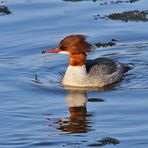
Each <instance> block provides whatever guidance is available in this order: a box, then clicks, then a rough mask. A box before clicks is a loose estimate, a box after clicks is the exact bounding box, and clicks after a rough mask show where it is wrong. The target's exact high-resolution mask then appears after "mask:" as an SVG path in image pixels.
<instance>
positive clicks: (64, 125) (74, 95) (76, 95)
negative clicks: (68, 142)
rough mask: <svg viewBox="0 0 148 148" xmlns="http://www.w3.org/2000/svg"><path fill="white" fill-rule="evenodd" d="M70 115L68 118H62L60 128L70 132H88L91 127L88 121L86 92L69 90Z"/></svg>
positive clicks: (67, 98) (67, 97) (67, 100)
mask: <svg viewBox="0 0 148 148" xmlns="http://www.w3.org/2000/svg"><path fill="white" fill-rule="evenodd" d="M66 102H67V104H68V107H69V112H70V117H69V118H68V120H66V121H65V119H64V120H60V122H59V124H60V128H59V129H60V130H63V131H64V132H69V133H81V132H87V131H88V130H90V129H89V126H88V122H87V109H86V102H87V97H86V93H85V92H82V91H69V92H68V95H67V96H66Z"/></svg>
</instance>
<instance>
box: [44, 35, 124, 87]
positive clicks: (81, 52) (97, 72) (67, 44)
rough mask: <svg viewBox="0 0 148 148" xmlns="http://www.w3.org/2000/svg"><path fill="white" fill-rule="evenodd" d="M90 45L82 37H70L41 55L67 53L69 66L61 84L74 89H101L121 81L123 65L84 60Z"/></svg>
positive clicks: (98, 59) (104, 59)
mask: <svg viewBox="0 0 148 148" xmlns="http://www.w3.org/2000/svg"><path fill="white" fill-rule="evenodd" d="M91 47H92V46H91V44H89V43H88V42H86V41H85V37H84V36H82V35H71V36H68V37H66V38H65V39H63V40H62V41H61V42H60V44H59V45H58V47H57V48H55V49H53V50H46V51H43V53H47V52H49V53H63V52H64V53H65V52H66V53H69V54H70V64H69V66H68V68H67V70H66V72H65V75H64V77H63V79H62V84H63V85H66V86H74V87H103V86H106V85H110V84H112V83H115V82H117V81H119V80H121V79H122V77H123V74H124V72H125V68H124V64H121V63H119V62H117V61H114V60H112V59H109V58H97V59H95V60H86V55H87V54H86V53H87V52H90V51H91Z"/></svg>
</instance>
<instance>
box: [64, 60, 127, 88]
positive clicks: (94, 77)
mask: <svg viewBox="0 0 148 148" xmlns="http://www.w3.org/2000/svg"><path fill="white" fill-rule="evenodd" d="M124 69H125V68H124V65H123V64H121V63H119V62H117V61H113V60H111V59H108V58H97V59H95V60H88V61H87V62H86V64H85V65H81V66H71V65H69V66H68V68H67V70H66V72H65V75H64V77H63V79H62V84H63V85H66V86H75V87H103V86H106V85H109V84H112V83H115V82H117V81H119V80H121V78H122V77H123V73H124Z"/></svg>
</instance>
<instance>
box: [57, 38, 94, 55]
mask: <svg viewBox="0 0 148 148" xmlns="http://www.w3.org/2000/svg"><path fill="white" fill-rule="evenodd" d="M58 47H59V48H60V49H61V50H63V51H64V50H65V51H66V50H68V51H69V52H70V53H71V54H79V53H83V52H86V53H88V52H91V51H92V45H91V44H90V43H88V42H87V41H86V36H84V35H70V36H67V37H66V38H64V39H63V40H61V42H60V43H59V45H58Z"/></svg>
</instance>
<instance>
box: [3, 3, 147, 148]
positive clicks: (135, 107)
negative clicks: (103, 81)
mask: <svg viewBox="0 0 148 148" xmlns="http://www.w3.org/2000/svg"><path fill="white" fill-rule="evenodd" d="M113 2H114V3H113ZM116 2H117V0H96V1H93V0H81V1H70V0H69V1H62V0H50V1H48V0H13V1H12V0H7V1H1V0H0V6H7V7H8V8H9V9H10V11H11V12H12V14H10V15H1V16H0V147H1V148H9V147H10V148H44V147H55V148H56V147H57V148H59V147H68V148H69V147H70V148H79V147H91V146H93V145H95V144H98V143H99V142H98V141H99V140H100V139H101V138H105V137H111V138H116V139H118V140H119V141H120V143H119V144H116V145H112V144H110V145H109V144H107V145H105V147H118V148H125V147H130V148H146V147H148V124H147V123H148V118H147V114H148V97H147V96H148V58H147V57H148V33H147V30H148V22H144V21H132V20H129V21H128V22H124V21H122V20H111V19H109V18H99V17H98V18H97V19H95V17H96V16H97V15H98V14H99V15H100V16H107V15H109V14H112V13H121V12H125V11H133V10H139V11H145V10H148V7H147V5H148V1H147V0H137V1H135V2H132V1H130V0H122V1H119V2H117V3H116ZM146 17H147V16H146ZM70 34H84V35H87V36H88V40H89V41H90V42H91V43H92V44H94V43H96V42H98V41H100V42H108V41H110V40H111V39H116V40H118V42H117V45H116V46H114V47H106V48H96V49H95V51H94V52H93V53H91V54H90V55H89V56H88V58H90V59H93V58H97V57H100V56H106V57H111V58H114V59H117V60H119V61H121V62H123V63H128V64H130V65H131V66H132V69H131V70H130V71H129V72H128V73H127V74H126V75H125V78H124V79H123V81H121V82H119V83H118V84H116V85H114V86H112V87H110V88H107V89H100V90H77V89H74V90H67V89H66V88H64V87H63V86H62V85H61V83H60V79H61V77H62V74H63V73H64V71H65V70H66V66H67V65H68V56H67V55H53V54H52V55H51V54H48V55H42V54H41V52H42V50H44V49H46V48H49V49H50V48H53V47H55V46H56V45H57V43H58V42H59V41H60V40H61V39H62V38H63V37H65V36H67V35H70ZM90 98H96V99H98V98H101V99H102V100H104V102H90V101H87V99H88V100H89V99H90ZM75 106H77V107H78V106H83V108H82V109H80V114H79V115H78V114H77V111H75V108H74V110H73V111H72V109H73V108H72V107H75ZM76 109H77V108H76ZM86 110H87V111H86Z"/></svg>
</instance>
